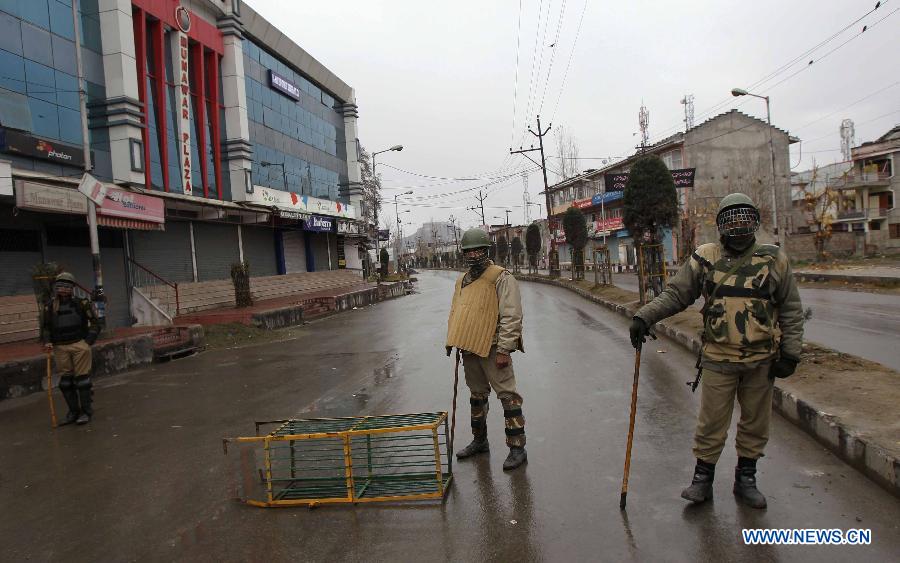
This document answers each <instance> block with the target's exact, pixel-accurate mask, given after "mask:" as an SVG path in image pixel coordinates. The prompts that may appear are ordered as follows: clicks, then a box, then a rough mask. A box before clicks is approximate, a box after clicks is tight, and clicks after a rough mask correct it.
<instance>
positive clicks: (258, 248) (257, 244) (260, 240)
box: [241, 225, 278, 277]
mask: <svg viewBox="0 0 900 563" xmlns="http://www.w3.org/2000/svg"><path fill="white" fill-rule="evenodd" d="M241 239H242V241H243V244H244V260H245V261H247V262H249V263H250V275H251V276H253V277H256V276H275V275H278V263H277V260H276V257H275V231H274V230H273V229H270V228H268V227H248V226H246V225H244V226H242V227H241Z"/></svg>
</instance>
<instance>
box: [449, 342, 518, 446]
mask: <svg viewBox="0 0 900 563" xmlns="http://www.w3.org/2000/svg"><path fill="white" fill-rule="evenodd" d="M496 360H497V347H496V346H494V347H492V348H491V352H490V354H488V357H487V358H482V357H479V356H476V355H475V354H468V353H464V354H463V368H464V369H465V372H466V385H468V386H469V392H470V393H471V397H470V398H469V405H470V407H471V409H472V435H473V436H474V437H475V439H476V440H482V439H485V438H486V437H487V413H488V408H489V405H488V397H490V395H491V389H493V390H494V392H496V393H497V398H499V399H500V403H501V404H502V405H503V417H504V419H505V420H506V445H507V446H509V447H511V448H512V447H523V446H525V417H524V416H523V415H522V396H521V395H519V394H518V393H517V392H516V376H515V373H514V372H513V367H512V365H510V366H508V367H505V368H503V369H498V368H497V364H496V363H495V362H496Z"/></svg>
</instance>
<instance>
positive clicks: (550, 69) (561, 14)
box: [537, 0, 566, 113]
mask: <svg viewBox="0 0 900 563" xmlns="http://www.w3.org/2000/svg"><path fill="white" fill-rule="evenodd" d="M565 15H566V0H562V6H560V9H559V21H558V22H557V24H556V36H555V37H554V38H553V47H552V49H553V51H552V52H551V53H550V65H549V66H548V67H547V79H546V80H544V93H543V94H541V103H540V105H539V106H538V111H537V112H538V113H541V110H543V109H544V99H545V98H546V97H547V87H548V86H549V85H550V75H551V74H553V62H554V61H555V60H556V46H557V45H558V44H559V35H560V32H561V31H562V23H563V18H564V17H565Z"/></svg>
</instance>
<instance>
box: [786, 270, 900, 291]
mask: <svg viewBox="0 0 900 563" xmlns="http://www.w3.org/2000/svg"><path fill="white" fill-rule="evenodd" d="M794 276H795V277H797V279H798V280H800V281H838V282H847V283H871V284H875V285H888V286H894V285H900V267H897V266H865V265H846V266H841V267H838V268H809V267H804V268H799V269H796V270H794Z"/></svg>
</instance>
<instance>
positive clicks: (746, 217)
mask: <svg viewBox="0 0 900 563" xmlns="http://www.w3.org/2000/svg"><path fill="white" fill-rule="evenodd" d="M716 226H717V227H718V228H719V234H720V235H722V236H725V237H735V236H743V235H752V234H754V233H756V231H757V230H759V211H757V210H756V209H754V208H752V207H749V206H746V205H745V206H736V207H730V208H728V209H725V210H724V211H722V212H721V213H719V215H718V217H716Z"/></svg>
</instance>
